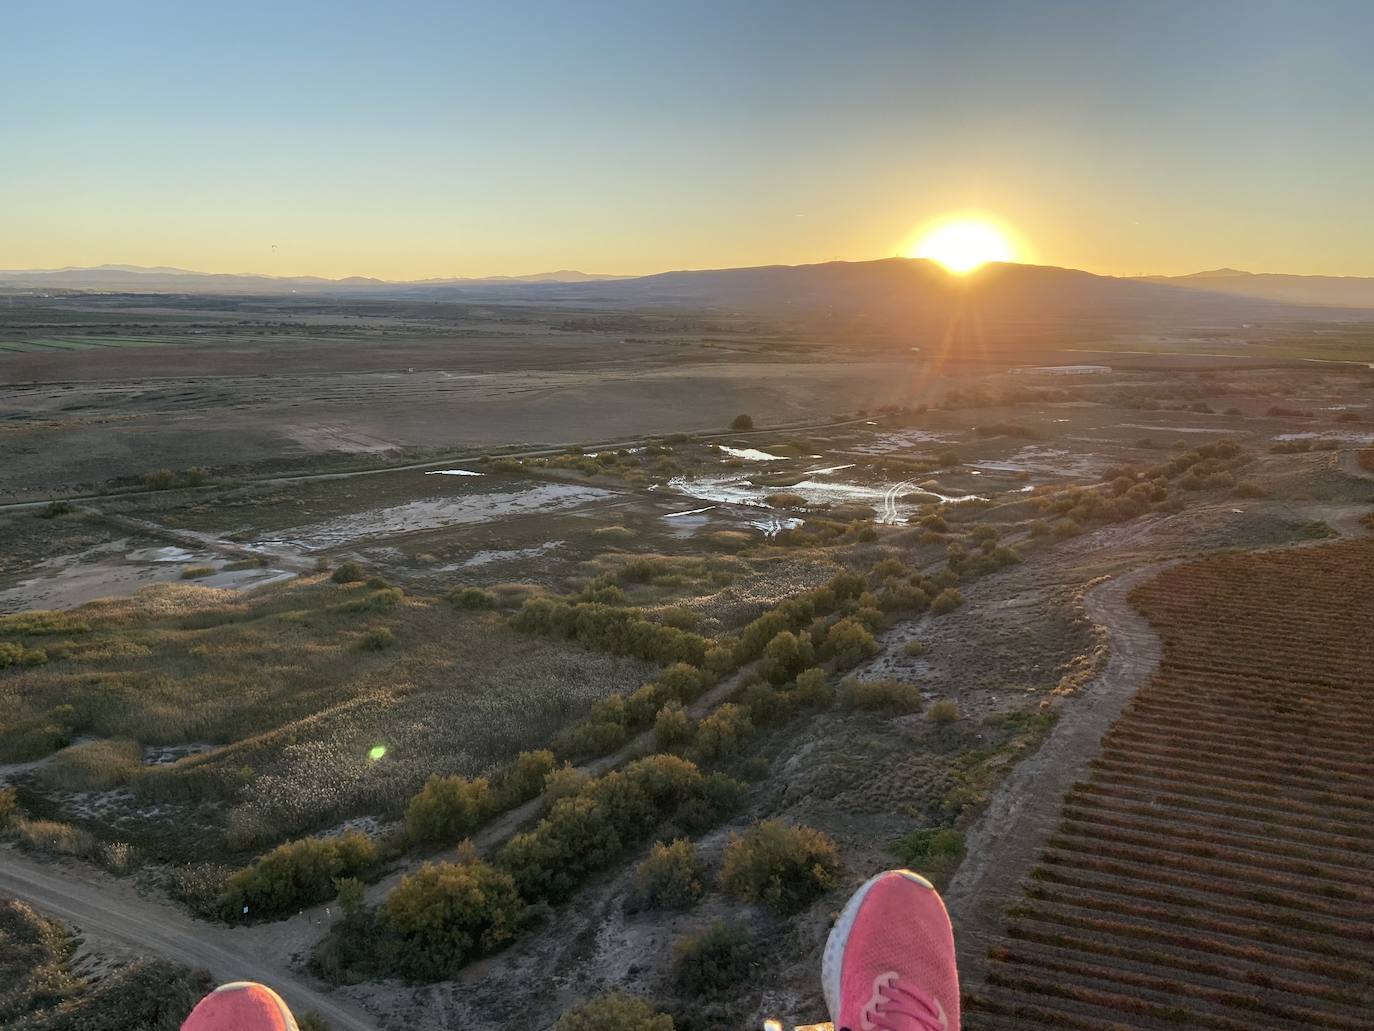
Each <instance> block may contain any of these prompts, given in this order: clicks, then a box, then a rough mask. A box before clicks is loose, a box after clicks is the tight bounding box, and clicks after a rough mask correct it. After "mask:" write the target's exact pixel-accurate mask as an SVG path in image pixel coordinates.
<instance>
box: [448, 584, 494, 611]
mask: <svg viewBox="0 0 1374 1031" xmlns="http://www.w3.org/2000/svg"><path fill="white" fill-rule="evenodd" d="M448 600H449V601H450V602H451V603H452V604H453V605H454V607H456V608H460V609H494V608H496V595H495V594H493V593H492V592H491V591H487V590H483V589H482V588H481V587H460V588H458V590H456V591H453V592H452V593H450V594H449V596H448Z"/></svg>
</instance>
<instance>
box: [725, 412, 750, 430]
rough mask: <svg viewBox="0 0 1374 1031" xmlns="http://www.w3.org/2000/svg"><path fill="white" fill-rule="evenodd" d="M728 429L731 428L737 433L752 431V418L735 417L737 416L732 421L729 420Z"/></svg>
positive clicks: (744, 416) (745, 416)
mask: <svg viewBox="0 0 1374 1031" xmlns="http://www.w3.org/2000/svg"><path fill="white" fill-rule="evenodd" d="M730 428H731V429H732V430H739V431H743V430H752V429H753V428H754V419H753V416H749V415H737V416H735V417H734V418H733V419H731V420H730Z"/></svg>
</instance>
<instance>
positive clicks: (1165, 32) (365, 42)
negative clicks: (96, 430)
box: [0, 0, 1374, 278]
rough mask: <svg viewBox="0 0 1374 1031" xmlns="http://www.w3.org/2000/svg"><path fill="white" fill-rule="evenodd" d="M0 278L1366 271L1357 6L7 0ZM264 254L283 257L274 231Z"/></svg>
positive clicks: (1364, 13)
mask: <svg viewBox="0 0 1374 1031" xmlns="http://www.w3.org/2000/svg"><path fill="white" fill-rule="evenodd" d="M0 24H3V31H2V32H0V91H2V92H3V95H4V97H5V98H6V101H5V104H4V105H3V109H0V267H5V268H21V267H53V266H62V265H90V264H99V263H104V262H121V263H124V262H127V263H135V264H147V265H154V264H167V265H179V266H183V267H188V268H196V269H204V270H208V271H257V272H268V273H276V274H298V273H314V274H320V275H329V276H342V275H350V274H360V275H376V276H382V277H386V278H418V277H426V276H445V275H478V274H500V273H524V272H535V271H541V270H545V269H554V268H580V269H584V270H588V271H601V272H619V273H638V272H651V271H658V270H662V269H668V268H699V267H720V266H730V265H751V264H763V263H772V262H785V263H800V262H809V261H822V260H826V259H829V258H834V257H840V258H850V259H863V258H873V257H883V256H887V255H890V254H893V253H896V252H897V251H899V250H900V249H901V248H902V247H903V246H904V245H905V244H907V243H908V242H909V241H910V238H911V235H912V233H913V232H914V231H915V230H916V229H917V227H919V226H920V225H922V224H923V223H925V222H927V221H929V220H931V219H933V218H937V217H938V216H940V215H941V214H943V213H945V212H947V211H950V210H963V209H979V210H982V211H986V212H988V213H990V214H992V215H994V216H996V217H997V218H999V219H1000V220H1002V221H1004V222H1005V223H1007V224H1008V225H1010V226H1012V227H1014V228H1015V229H1016V230H1017V231H1018V233H1019V235H1020V236H1021V237H1022V238H1023V239H1024V240H1025V241H1027V243H1028V244H1029V245H1030V250H1029V251H1028V253H1027V255H1026V256H1027V257H1028V258H1031V259H1033V260H1037V261H1041V262H1044V263H1047V264H1056V265H1067V266H1073V267H1079V268H1086V269H1090V270H1092V271H1097V272H1106V273H1122V274H1133V273H1140V272H1166V273H1175V272H1187V271H1193V270H1197V269H1201V268H1209V267H1215V266H1217V265H1223V264H1226V265H1234V266H1239V267H1243V268H1249V269H1252V270H1257V271H1285V272H1305V273H1329V274H1362V275H1374V117H1371V112H1374V61H1372V60H1371V58H1370V44H1371V41H1372V40H1374V3H1370V2H1337V0H1292V2H1275V0H1201V2H1198V0H1194V2H1182V0H1154V2H1136V3H1127V2H1123V0H1099V2H1051V0H1045V2H1040V0H1021V2H1007V3H1001V2H977V0H966V2H962V3H951V2H948V0H945V2H940V3H925V2H917V0H912V2H909V3H865V2H840V0H836V2H834V3H809V2H790V3H779V2H753V3H750V2H747V0H735V2H722V3H716V2H691V3H688V2H683V3H672V4H670V3H659V2H655V0H641V2H626V3H604V2H594V0H580V2H569V3H560V4H553V3H522V2H510V3H500V4H495V3H493V4H463V3H457V2H447V3H439V2H421V0H390V2H380V0H379V2H372V3H355V2H349V0H330V2H327V3H325V2H319V3H314V2H311V3H305V2H292V0H275V2H271V3H260V2H235V3H226V2H215V3H211V2H195V0H182V2H179V3H171V2H140V0H129V2H112V0H100V2H96V0H84V2H63V0H42V2H33V0H30V2H24V0H16V2H15V3H11V4H7V5H6V7H5V11H4V16H3V22H0ZM273 244H275V245H276V249H275V250H273V248H272V245H273Z"/></svg>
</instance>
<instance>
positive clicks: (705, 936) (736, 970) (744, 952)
mask: <svg viewBox="0 0 1374 1031" xmlns="http://www.w3.org/2000/svg"><path fill="white" fill-rule="evenodd" d="M757 953H758V946H757V944H756V943H755V941H754V939H753V938H752V937H751V936H750V935H749V933H748V932H747V931H745V930H744V929H743V928H742V927H740V926H739V925H738V924H727V923H725V922H724V921H718V922H717V923H714V924H712V925H711V926H710V927H708V928H707V929H706V930H704V931H702V932H701V933H700V934H689V935H687V936H686V937H683V938H679V939H678V941H677V942H676V943H675V944H674V945H673V981H674V983H675V984H676V986H677V988H678V990H679V991H681V992H683V993H689V994H697V995H706V994H711V993H715V992H723V991H727V990H728V989H731V988H733V987H735V986H736V985H737V984H739V983H740V982H742V981H743V980H744V979H745V978H747V977H748V976H749V974H750V971H751V970H752V969H753V967H754V963H755V957H756V956H757Z"/></svg>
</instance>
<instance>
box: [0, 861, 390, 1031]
mask: <svg viewBox="0 0 1374 1031" xmlns="http://www.w3.org/2000/svg"><path fill="white" fill-rule="evenodd" d="M0 891H5V892H8V893H10V894H12V895H14V896H16V897H18V898H21V899H23V900H24V901H25V902H28V903H30V904H31V905H33V906H35V907H36V908H37V909H39V910H40V911H41V912H42V913H43V915H45V916H49V917H53V918H55V919H57V920H61V921H62V922H63V923H65V924H67V925H68V926H69V927H70V928H72V930H73V931H75V932H76V933H78V934H80V935H82V936H83V937H84V938H86V939H88V940H90V941H93V942H100V943H102V944H106V945H113V946H116V947H117V948H120V949H121V950H125V951H128V952H130V953H133V954H134V955H141V956H147V955H155V956H162V957H164V958H166V959H171V960H175V961H177V962H180V963H186V964H189V965H190V966H193V967H205V968H206V969H207V970H209V971H210V975H211V977H213V978H214V979H215V980H216V981H219V982H224V981H236V980H249V981H261V982H263V983H264V984H268V985H271V986H272V987H273V988H274V989H276V990H277V991H278V992H279V993H280V994H281V996H282V998H284V999H285V1000H286V1002H287V1004H288V1005H289V1006H290V1007H291V1008H292V1010H293V1011H294V1012H295V1013H296V1015H297V1016H300V1015H301V1014H303V1013H308V1012H310V1011H312V1010H313V1011H314V1012H316V1013H318V1014H319V1015H320V1016H321V1017H323V1018H324V1019H325V1020H326V1021H327V1022H328V1023H329V1026H330V1027H331V1028H332V1029H333V1031H371V1029H374V1028H376V1027H377V1021H376V1020H375V1019H373V1018H372V1017H371V1016H370V1015H368V1014H367V1013H365V1012H363V1010H361V1009H359V1008H358V1007H357V1006H355V1005H353V1004H352V1003H350V1002H348V1001H347V1000H346V999H343V998H341V997H340V996H338V995H337V994H327V993H326V989H324V988H323V986H320V985H318V984H316V983H315V982H314V981H313V980H311V979H309V978H306V977H304V976H302V975H300V974H297V973H294V972H293V971H292V970H290V968H289V967H287V966H286V965H285V964H284V963H281V962H278V961H274V960H273V959H272V958H270V957H271V952H272V950H271V949H270V948H268V947H265V946H266V945H267V943H266V941H265V940H264V939H266V938H269V937H270V935H271V925H263V926H261V927H255V928H241V929H235V928H228V927H223V926H220V925H218V924H211V923H206V922H203V921H198V920H193V919H192V918H191V917H189V916H187V915H186V914H185V913H183V912H182V911H181V910H179V909H177V908H175V907H174V906H172V905H169V904H167V903H164V902H159V901H157V900H155V899H151V898H148V897H146V896H142V895H139V894H137V893H136V892H135V891H134V890H133V889H132V887H131V886H129V885H128V884H127V882H122V881H116V880H115V879H114V878H112V877H109V876H108V875H105V874H104V873H103V872H101V871H95V870H83V869H77V868H75V867H72V866H68V865H59V864H56V863H53V862H52V861H51V860H46V861H44V860H36V859H31V858H29V857H28V856H25V855H23V854H22V853H19V852H17V851H15V850H14V849H12V848H6V849H4V850H0Z"/></svg>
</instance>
